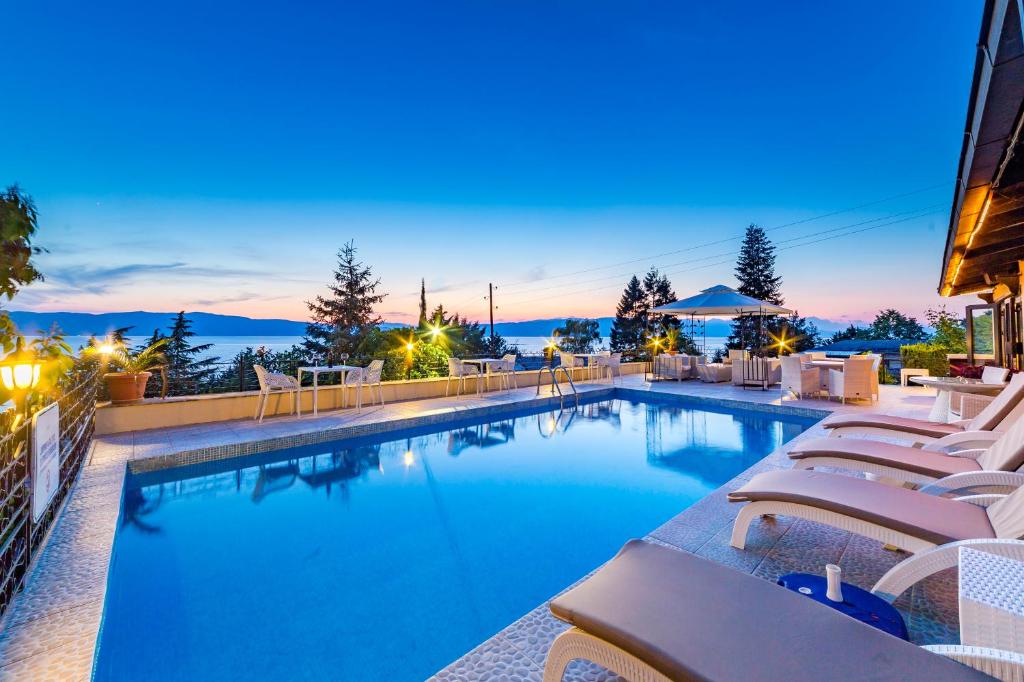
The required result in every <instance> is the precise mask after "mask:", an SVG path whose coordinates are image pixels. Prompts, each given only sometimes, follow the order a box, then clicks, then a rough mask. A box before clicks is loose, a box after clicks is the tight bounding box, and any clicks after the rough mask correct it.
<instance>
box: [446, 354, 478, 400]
mask: <svg viewBox="0 0 1024 682" xmlns="http://www.w3.org/2000/svg"><path fill="white" fill-rule="evenodd" d="M466 377H475V378H476V392H477V393H480V389H481V387H482V386H481V384H482V383H483V382H482V381H480V370H478V369H477V368H476V367H473V366H472V365H467V364H466V363H464V362H463V361H462V360H459V359H458V358H448V383H447V384H446V385H445V387H444V394H445V396H446V397H447V395H448V391H449V390H450V389H451V386H452V380H453V379H454V380H455V382H456V386H455V395H456V396H459V395H461V394H462V391H463V390H465V388H466Z"/></svg>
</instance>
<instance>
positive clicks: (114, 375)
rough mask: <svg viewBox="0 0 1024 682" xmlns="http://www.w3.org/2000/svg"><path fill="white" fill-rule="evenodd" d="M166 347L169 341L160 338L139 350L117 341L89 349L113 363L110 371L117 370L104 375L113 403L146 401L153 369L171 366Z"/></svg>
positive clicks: (91, 352)
mask: <svg viewBox="0 0 1024 682" xmlns="http://www.w3.org/2000/svg"><path fill="white" fill-rule="evenodd" d="M165 345H167V339H160V340H159V341H157V342H156V343H154V344H152V345H150V346H147V347H146V348H141V349H138V350H132V349H130V348H128V346H127V345H125V344H124V343H116V342H115V343H101V344H95V343H94V344H93V345H92V346H90V347H89V349H88V350H89V351H90V354H95V355H100V356H101V357H105V358H106V360H107V362H108V363H109V364H108V369H111V370H113V371H110V372H107V373H106V374H104V375H103V380H104V381H105V382H106V384H107V391H108V392H109V393H110V402H112V403H114V404H115V405H125V404H128V403H134V402H138V401H140V400H142V398H143V397H144V396H145V395H146V384H147V383H148V382H149V378H150V377H151V376H153V372H152V371H151V370H155V369H160V368H162V367H164V366H166V365H167V358H166V357H165V356H164V354H163V347H164V346H165Z"/></svg>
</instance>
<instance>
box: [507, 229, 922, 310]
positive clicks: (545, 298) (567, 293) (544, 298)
mask: <svg viewBox="0 0 1024 682" xmlns="http://www.w3.org/2000/svg"><path fill="white" fill-rule="evenodd" d="M919 210H923V209H919ZM932 213H939V211H936V210H931V211H927V212H925V213H920V214H919V215H912V216H907V217H905V218H900V219H899V220H893V221H890V222H887V223H882V224H879V225H871V226H869V227H863V228H861V229H859V230H850V231H849V232H843V233H841V234H832V235H831V236H828V237H822V238H821V239H815V240H812V241H809V242H804V243H801V244H791V245H790V246H785V247H782V248H780V249H778V251H788V250H790V249H795V248H798V247H801V246H810V245H811V244H818V243H820V242H825V241H829V240H832V239H839V238H841V237H847V236H849V235H853V234H860V233H862V232H867V231H869V230H877V229H879V228H881V227H889V226H890V225H897V224H899V223H905V222H907V221H909V220H916V219H918V218H923V217H924V216H926V215H930V214H932ZM846 227H847V228H848V227H852V226H846ZM836 229H841V228H833V229H831V230H823V231H820V232H812V233H809V234H806V235H803V236H802V237H794V238H793V239H790V240H786V241H795V240H799V239H807V238H809V237H815V236H818V235H822V234H828V233H830V232H835V231H836ZM737 254H739V251H733V252H730V253H727V254H718V256H719V257H725V256H728V257H729V258H727V259H726V260H721V261H717V262H714V263H708V264H706V265H699V266H697V267H693V268H687V269H685V270H678V271H675V272H665V273H664V274H666V275H678V274H681V273H682V272H691V271H693V270H703V269H704V268H710V267H715V266H717V265H725V264H728V263H730V262H732V259H733V258H734V257H735V256H736V255H737ZM619 286H621V284H620V283H616V284H609V285H606V286H601V287H587V288H586V289H579V290H573V291H563V292H561V293H554V294H550V295H548V296H541V297H539V298H533V299H528V300H525V301H513V302H507V303H506V304H505V305H525V304H527V303H536V302H538V301H548V300H551V299H553V298H563V297H565V296H575V295H578V294H582V293H590V292H594V291H602V290H604V289H611V288H614V287H619Z"/></svg>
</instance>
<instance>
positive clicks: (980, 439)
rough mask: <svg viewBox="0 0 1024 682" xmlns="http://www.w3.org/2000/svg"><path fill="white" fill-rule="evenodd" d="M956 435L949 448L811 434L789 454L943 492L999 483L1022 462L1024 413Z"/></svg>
mask: <svg viewBox="0 0 1024 682" xmlns="http://www.w3.org/2000/svg"><path fill="white" fill-rule="evenodd" d="M955 438H956V440H957V441H958V443H957V444H956V445H955V446H953V447H954V448H955V451H953V452H944V451H943V448H944V447H945V443H943V441H942V440H941V439H940V440H937V441H933V442H932V443H929V444H928V445H925V446H924V447H922V448H915V447H911V446H909V445H897V444H895V443H884V442H881V441H875V440H862V439H860V438H812V439H809V440H806V441H803V442H798V443H797V444H796V445H794V446H793V448H792V449H791V450H790V451H789V457H790V459H792V460H794V465H793V466H794V468H796V469H815V468H818V467H825V466H827V467H837V468H840V469H849V470H851V471H860V472H863V473H869V474H875V475H878V476H885V477H886V478H890V479H894V480H896V481H899V482H901V483H913V484H915V485H926V484H929V483H934V482H935V481H940V482H943V487H944V488H945V490H946V491H947V492H948V491H950V490H962V489H967V488H973V487H975V486H993V485H999V481H1000V479H1001V476H1000V474H1001V472H1006V471H1017V470H1018V469H1021V468H1022V467H1024V419H1021V418H1020V417H1019V416H1017V417H1015V418H1014V421H1013V425H1012V426H1011V427H1010V428H1009V430H1008V431H974V432H967V431H965V432H964V433H962V434H956V436H955ZM947 477H950V478H949V481H948V483H945V482H946V481H947ZM940 479H941V480H940ZM954 486H955V487H954Z"/></svg>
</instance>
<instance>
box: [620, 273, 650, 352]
mask: <svg viewBox="0 0 1024 682" xmlns="http://www.w3.org/2000/svg"><path fill="white" fill-rule="evenodd" d="M647 309H648V308H647V295H646V294H645V293H644V288H643V285H642V284H641V283H640V279H639V278H638V277H637V276H636V275H633V277H632V278H630V280H629V282H628V283H627V284H626V288H625V290H624V291H623V292H622V298H620V299H619V305H618V306H616V308H615V321H614V322H612V333H611V348H612V350H613V351H617V352H622V353H629V354H636V355H642V354H643V352H644V342H645V339H644V331H645V330H646V327H647Z"/></svg>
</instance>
